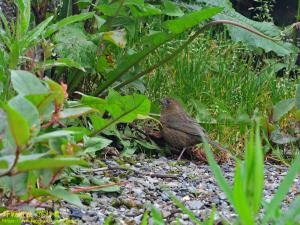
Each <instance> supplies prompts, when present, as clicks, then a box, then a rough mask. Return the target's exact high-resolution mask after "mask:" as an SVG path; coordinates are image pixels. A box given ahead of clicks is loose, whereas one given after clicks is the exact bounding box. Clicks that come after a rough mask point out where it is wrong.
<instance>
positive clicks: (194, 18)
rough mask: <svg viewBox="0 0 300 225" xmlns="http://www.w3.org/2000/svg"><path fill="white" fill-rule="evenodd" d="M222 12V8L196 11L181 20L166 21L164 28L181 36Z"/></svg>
mask: <svg viewBox="0 0 300 225" xmlns="http://www.w3.org/2000/svg"><path fill="white" fill-rule="evenodd" d="M221 11H222V8H219V7H214V8H207V9H202V10H199V11H194V12H191V13H189V14H186V15H184V16H182V17H180V18H179V19H176V20H168V21H165V22H164V23H163V26H164V27H165V28H167V29H168V30H169V31H171V32H172V33H175V34H179V33H182V32H183V31H185V30H187V29H190V28H192V27H194V26H196V25H198V24H199V23H201V22H203V21H204V20H206V19H209V18H211V17H212V16H214V15H216V14H217V13H220V12H221Z"/></svg>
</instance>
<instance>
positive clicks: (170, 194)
mask: <svg viewBox="0 0 300 225" xmlns="http://www.w3.org/2000/svg"><path fill="white" fill-rule="evenodd" d="M168 196H169V197H170V198H171V200H172V201H173V202H174V203H175V205H176V206H177V207H178V208H180V209H181V211H182V212H183V213H184V214H187V215H188V216H189V218H190V220H191V221H193V222H194V223H195V224H197V225H201V224H202V223H201V221H200V220H199V219H198V218H197V217H196V216H195V215H194V213H193V212H192V211H190V210H189V209H188V208H187V207H186V206H185V205H184V204H183V203H182V202H181V201H179V199H178V198H176V196H175V195H173V194H172V193H170V192H168Z"/></svg>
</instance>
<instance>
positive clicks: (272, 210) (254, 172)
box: [205, 123, 300, 224]
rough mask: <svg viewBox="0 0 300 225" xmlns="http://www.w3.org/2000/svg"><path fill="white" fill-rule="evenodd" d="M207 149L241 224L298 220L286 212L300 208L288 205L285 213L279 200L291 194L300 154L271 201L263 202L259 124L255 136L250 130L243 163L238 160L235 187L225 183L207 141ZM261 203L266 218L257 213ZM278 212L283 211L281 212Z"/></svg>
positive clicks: (213, 167)
mask: <svg viewBox="0 0 300 225" xmlns="http://www.w3.org/2000/svg"><path fill="white" fill-rule="evenodd" d="M205 152H206V155H207V157H208V162H209V165H210V167H211V169H212V170H213V173H214V175H215V178H216V180H217V182H218V184H219V186H220V187H221V189H222V190H223V191H224V193H225V194H226V196H227V199H228V201H229V202H230V203H231V204H232V206H233V207H234V209H235V211H236V213H237V214H238V216H239V218H238V221H237V222H238V223H241V224H256V221H258V220H259V221H260V222H259V223H260V224H269V222H270V221H272V222H275V223H276V222H279V221H280V222H283V223H286V222H287V221H293V222H292V223H296V221H297V220H298V218H297V217H290V216H287V215H291V216H292V215H293V212H295V211H297V210H299V208H298V207H297V208H295V209H292V208H289V213H287V214H286V213H285V212H281V209H280V203H281V201H282V200H283V199H284V197H285V195H286V194H287V193H288V191H289V188H290V187H291V185H292V184H293V181H294V179H295V177H296V175H297V174H298V173H299V171H300V165H299V162H300V157H299V156H298V157H297V158H296V159H295V161H294V162H293V164H292V165H291V168H290V170H289V172H288V174H287V175H286V176H285V178H284V179H283V181H282V182H281V184H280V186H279V188H278V189H277V191H276V193H275V195H274V197H273V199H272V200H271V202H270V203H267V204H263V199H262V193H263V180H264V170H263V149H262V146H261V139H260V134H259V123H258V124H257V126H256V132H255V137H254V132H253V130H252V132H251V135H250V139H249V141H248V144H247V148H246V153H245V160H244V162H240V161H239V160H237V161H236V170H235V177H234V184H233V186H232V187H231V186H230V185H229V184H228V183H227V182H226V180H225V178H224V176H223V175H222V172H221V170H220V168H219V166H218V165H217V163H216V162H215V159H214V157H213V155H212V153H211V151H210V149H209V146H208V144H207V143H206V144H205ZM294 201H295V202H294V203H293V205H298V204H299V203H298V201H299V199H298V198H296V199H295V200H294ZM262 206H264V207H265V211H264V214H263V217H262V218H260V217H258V212H259V210H260V208H261V207H262ZM277 212H281V213H279V214H278V213H277Z"/></svg>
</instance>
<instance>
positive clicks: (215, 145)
mask: <svg viewBox="0 0 300 225" xmlns="http://www.w3.org/2000/svg"><path fill="white" fill-rule="evenodd" d="M201 136H202V138H205V139H206V141H207V142H208V143H209V144H210V145H212V146H213V147H215V148H217V149H218V150H220V151H228V150H227V149H226V148H224V147H223V146H222V145H220V144H219V143H218V142H216V141H213V140H212V139H211V138H210V137H209V136H208V134H206V133H204V132H203V134H202V135H201Z"/></svg>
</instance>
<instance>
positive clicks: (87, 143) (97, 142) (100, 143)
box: [84, 137, 112, 153]
mask: <svg viewBox="0 0 300 225" xmlns="http://www.w3.org/2000/svg"><path fill="white" fill-rule="evenodd" d="M111 142H112V141H111V140H109V139H106V138H103V137H91V138H89V137H85V138H84V148H85V150H84V152H85V153H95V152H96V151H98V150H101V149H103V148H105V147H106V146H108V145H109V144H110V143H111Z"/></svg>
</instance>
